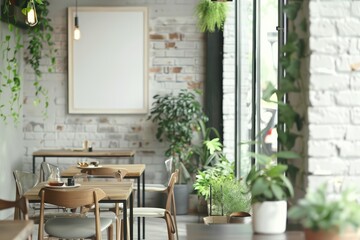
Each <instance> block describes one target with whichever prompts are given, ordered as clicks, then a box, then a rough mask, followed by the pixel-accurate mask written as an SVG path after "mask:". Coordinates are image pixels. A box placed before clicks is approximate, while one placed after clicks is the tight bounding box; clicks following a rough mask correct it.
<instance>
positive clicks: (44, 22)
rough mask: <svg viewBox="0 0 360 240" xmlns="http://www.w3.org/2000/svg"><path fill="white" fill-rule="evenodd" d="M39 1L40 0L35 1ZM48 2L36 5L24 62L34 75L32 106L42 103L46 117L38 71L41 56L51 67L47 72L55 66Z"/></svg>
mask: <svg viewBox="0 0 360 240" xmlns="http://www.w3.org/2000/svg"><path fill="white" fill-rule="evenodd" d="M37 1H40V0H37ZM48 6H49V2H48V1H47V0H43V1H42V4H40V5H37V14H38V23H37V24H36V25H35V26H34V27H32V28H29V29H28V36H29V45H28V47H27V50H28V53H29V57H28V58H26V59H25V60H26V61H27V62H28V63H29V64H30V66H31V68H32V69H33V70H34V73H35V81H34V84H33V85H34V87H35V100H34V105H35V106H37V105H39V104H40V103H43V106H44V109H43V114H44V116H47V108H48V106H49V97H48V91H47V89H45V88H44V87H43V86H42V85H41V82H40V81H41V79H42V72H41V70H40V60H41V59H42V57H43V56H45V57H48V58H50V61H51V65H50V67H49V68H48V72H53V68H54V66H55V62H56V61H55V53H56V50H55V49H54V42H53V40H52V32H53V27H52V26H51V25H50V22H51V19H50V18H48V13H49V10H48Z"/></svg>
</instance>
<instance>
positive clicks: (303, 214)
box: [288, 184, 360, 232]
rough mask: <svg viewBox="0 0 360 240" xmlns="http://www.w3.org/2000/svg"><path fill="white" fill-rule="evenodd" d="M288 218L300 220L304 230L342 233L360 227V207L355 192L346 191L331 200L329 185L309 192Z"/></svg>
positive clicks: (293, 208) (294, 207)
mask: <svg viewBox="0 0 360 240" xmlns="http://www.w3.org/2000/svg"><path fill="white" fill-rule="evenodd" d="M288 216H289V218H291V219H295V220H300V221H301V223H302V225H303V226H304V228H307V229H311V230H314V231H319V230H335V231H339V232H342V231H345V230H347V228H349V227H353V228H354V229H358V228H359V227H360V205H359V203H358V202H357V200H356V196H355V192H354V191H353V190H351V189H346V190H344V191H342V192H341V193H340V195H339V196H337V197H334V198H331V197H330V196H329V194H328V193H327V184H322V185H320V186H319V187H318V188H317V189H315V190H314V191H312V192H308V193H307V194H306V196H305V198H303V199H300V200H299V201H298V203H297V205H296V206H293V207H292V208H291V209H290V210H289V213H288Z"/></svg>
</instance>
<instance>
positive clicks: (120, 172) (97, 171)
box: [81, 167, 128, 182]
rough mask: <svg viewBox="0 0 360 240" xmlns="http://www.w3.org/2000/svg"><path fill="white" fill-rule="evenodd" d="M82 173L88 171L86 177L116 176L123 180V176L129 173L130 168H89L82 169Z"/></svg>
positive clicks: (118, 179)
mask: <svg viewBox="0 0 360 240" xmlns="http://www.w3.org/2000/svg"><path fill="white" fill-rule="evenodd" d="M81 172H82V173H86V177H87V178H88V179H90V178H116V179H117V181H119V182H120V181H122V180H123V178H124V177H125V176H126V174H127V173H128V170H127V169H125V168H122V169H114V168H106V167H104V168H89V169H82V170H81Z"/></svg>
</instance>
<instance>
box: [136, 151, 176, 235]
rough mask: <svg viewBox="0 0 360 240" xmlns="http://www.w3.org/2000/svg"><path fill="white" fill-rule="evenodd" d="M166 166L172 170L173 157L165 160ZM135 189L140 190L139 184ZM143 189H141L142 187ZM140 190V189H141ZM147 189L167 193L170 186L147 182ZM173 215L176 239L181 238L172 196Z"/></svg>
mask: <svg viewBox="0 0 360 240" xmlns="http://www.w3.org/2000/svg"><path fill="white" fill-rule="evenodd" d="M165 166H166V169H167V170H168V171H171V166H172V158H169V159H167V160H166V161H165ZM134 190H135V191H138V189H137V186H136V185H135V186H134ZM140 190H141V189H140ZM140 190H139V191H140ZM145 191H146V192H158V193H165V194H166V193H167V192H168V186H167V185H165V184H161V183H150V184H145ZM172 206H173V209H172V215H173V219H174V225H175V231H176V239H177V240H179V234H178V227H177V221H176V207H175V198H174V197H173V198H172ZM143 225H144V228H143V238H145V219H144V220H143Z"/></svg>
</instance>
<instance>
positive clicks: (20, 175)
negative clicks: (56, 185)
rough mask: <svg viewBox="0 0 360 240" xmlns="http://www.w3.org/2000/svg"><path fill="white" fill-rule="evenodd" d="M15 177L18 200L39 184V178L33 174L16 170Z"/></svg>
mask: <svg viewBox="0 0 360 240" xmlns="http://www.w3.org/2000/svg"><path fill="white" fill-rule="evenodd" d="M13 175H14V178H15V183H16V199H19V198H20V197H21V196H22V195H24V193H25V192H26V191H27V190H29V189H30V188H32V187H34V186H36V185H37V184H38V183H39V176H38V175H37V174H34V173H31V172H25V171H20V170H14V172H13Z"/></svg>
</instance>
